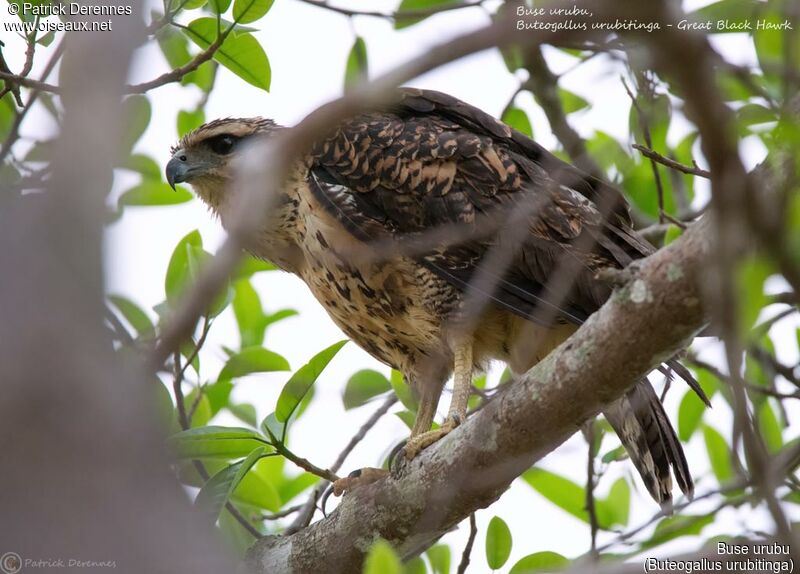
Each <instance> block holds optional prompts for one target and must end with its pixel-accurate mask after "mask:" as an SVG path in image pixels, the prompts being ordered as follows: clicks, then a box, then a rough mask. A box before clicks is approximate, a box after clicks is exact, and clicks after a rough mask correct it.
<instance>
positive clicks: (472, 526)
mask: <svg viewBox="0 0 800 574" xmlns="http://www.w3.org/2000/svg"><path fill="white" fill-rule="evenodd" d="M477 534H478V525H477V524H476V523H475V513H474V512H473V513H472V514H470V515H469V538H467V545H466V546H464V552H462V553H461V562H460V563H459V565H458V570H456V574H464V573H465V572H466V571H467V566H469V555H470V554H471V553H472V545H473V544H475V536H477Z"/></svg>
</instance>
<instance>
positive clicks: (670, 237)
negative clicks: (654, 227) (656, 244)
mask: <svg viewBox="0 0 800 574" xmlns="http://www.w3.org/2000/svg"><path fill="white" fill-rule="evenodd" d="M681 235H683V229H681V228H680V227H678V226H677V225H674V224H672V223H670V224H669V226H668V227H667V232H666V233H665V234H664V245H669V244H670V243H672V242H673V241H675V240H676V239H678V237H680V236H681Z"/></svg>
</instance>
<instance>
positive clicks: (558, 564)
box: [509, 551, 570, 574]
mask: <svg viewBox="0 0 800 574" xmlns="http://www.w3.org/2000/svg"><path fill="white" fill-rule="evenodd" d="M569 563H570V562H569V560H567V559H566V558H564V557H563V556H562V555H561V554H559V553H557V552H549V551H544V552H535V553H533V554H528V555H527V556H523V557H522V558H520V559H519V560H518V561H517V563H516V564H514V565H513V566H512V567H511V570H510V571H509V574H534V573H535V572H551V571H553V570H559V569H561V568H562V567H564V566H569Z"/></svg>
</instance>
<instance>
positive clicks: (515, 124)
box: [502, 106, 533, 138]
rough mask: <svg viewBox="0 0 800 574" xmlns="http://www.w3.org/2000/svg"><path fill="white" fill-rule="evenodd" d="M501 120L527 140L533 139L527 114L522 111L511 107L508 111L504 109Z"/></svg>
mask: <svg viewBox="0 0 800 574" xmlns="http://www.w3.org/2000/svg"><path fill="white" fill-rule="evenodd" d="M502 119H503V121H504V122H505V123H507V124H508V125H509V126H511V127H512V128H514V129H515V130H517V131H518V132H522V133H524V134H525V135H526V136H528V137H529V138H532V137H533V127H532V126H531V120H530V119H528V114H526V113H525V111H524V110H522V109H520V108H517V107H514V106H511V107H509V108H508V109H506V111H505V113H504V114H503V118H502Z"/></svg>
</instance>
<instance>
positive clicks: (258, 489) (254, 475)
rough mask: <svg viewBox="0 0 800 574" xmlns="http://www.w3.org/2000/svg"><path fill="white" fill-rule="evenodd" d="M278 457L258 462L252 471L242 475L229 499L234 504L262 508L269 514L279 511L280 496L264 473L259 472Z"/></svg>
mask: <svg viewBox="0 0 800 574" xmlns="http://www.w3.org/2000/svg"><path fill="white" fill-rule="evenodd" d="M280 458H281V457H278V456H271V457H266V458H262V459H261V460H259V461H258V462H257V463H256V464H255V466H254V467H253V469H252V472H248V473H247V474H245V475H244V478H243V479H242V481H241V482H240V483H239V486H237V487H236V488H235V489H234V491H233V494H231V499H232V500H233V501H234V502H237V503H241V504H247V505H249V506H255V507H257V508H263V509H265V510H268V511H270V512H277V511H278V510H280V509H281V496H280V493H279V492H278V490H277V488H275V485H274V484H272V482H271V481H270V480H268V479H267V478H266V477H265V476H264V473H262V472H259V469H260V467H262V466H265V464H266V463H268V462H269V461H271V460H275V459H280Z"/></svg>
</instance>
